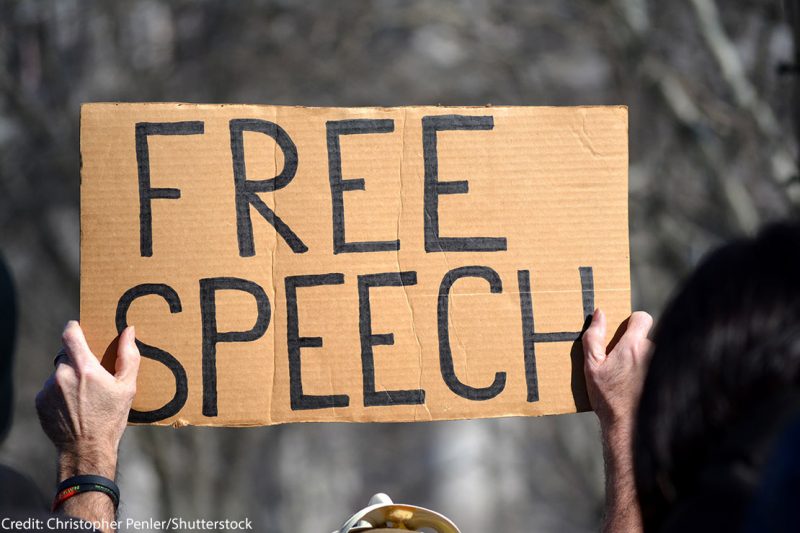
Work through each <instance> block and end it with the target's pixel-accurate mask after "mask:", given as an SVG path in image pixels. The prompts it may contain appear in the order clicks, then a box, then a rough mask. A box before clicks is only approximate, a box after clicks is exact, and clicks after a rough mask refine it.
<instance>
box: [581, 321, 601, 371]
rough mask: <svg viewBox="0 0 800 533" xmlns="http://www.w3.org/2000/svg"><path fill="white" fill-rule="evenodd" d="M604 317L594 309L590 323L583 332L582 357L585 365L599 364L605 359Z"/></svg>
mask: <svg viewBox="0 0 800 533" xmlns="http://www.w3.org/2000/svg"><path fill="white" fill-rule="evenodd" d="M605 342H606V315H605V314H604V313H603V312H602V311H601V310H600V309H596V310H595V312H594V314H593V315H592V323H591V325H590V326H589V327H588V328H587V329H586V331H584V332H583V337H582V343H583V356H584V358H585V360H586V362H587V363H593V364H599V363H602V362H603V361H605V359H606V348H605Z"/></svg>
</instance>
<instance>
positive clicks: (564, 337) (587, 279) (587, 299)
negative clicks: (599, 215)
mask: <svg viewBox="0 0 800 533" xmlns="http://www.w3.org/2000/svg"><path fill="white" fill-rule="evenodd" d="M578 272H579V274H580V277H581V292H582V294H583V296H582V303H583V316H584V323H585V324H586V325H588V319H589V318H591V316H592V312H593V311H594V275H593V273H592V267H580V268H579V269H578ZM517 282H518V283H519V305H520V312H521V314H522V346H523V353H524V356H525V380H526V382H527V384H528V401H529V402H537V401H539V377H538V374H537V370H536V343H537V342H574V341H576V340H578V339H579V338H580V336H581V335H582V334H583V331H564V332H555V333H536V329H535V326H534V323H533V301H532V298H531V278H530V272H529V271H527V270H518V271H517ZM586 325H584V330H585V328H586Z"/></svg>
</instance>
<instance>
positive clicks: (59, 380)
mask: <svg viewBox="0 0 800 533" xmlns="http://www.w3.org/2000/svg"><path fill="white" fill-rule="evenodd" d="M74 378H75V376H74V372H73V370H72V369H71V368H70V367H69V366H68V365H58V368H56V371H55V373H54V374H53V381H54V382H55V384H56V386H57V387H58V388H59V389H61V390H64V389H65V388H69V387H71V386H72V384H73V383H74V381H75V379H74Z"/></svg>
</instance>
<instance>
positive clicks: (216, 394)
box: [81, 104, 630, 426]
mask: <svg viewBox="0 0 800 533" xmlns="http://www.w3.org/2000/svg"><path fill="white" fill-rule="evenodd" d="M81 156H82V170H81V176H82V181H81V323H82V325H83V327H84V329H85V331H86V334H87V337H88V339H89V343H90V346H91V347H92V348H93V350H95V353H97V354H98V355H99V354H103V353H104V352H105V351H106V347H107V346H109V343H111V342H112V341H113V339H114V338H115V336H116V335H117V333H118V332H119V331H121V330H122V329H123V328H124V327H126V325H128V324H133V325H135V326H136V333H137V338H138V340H139V343H140V344H139V348H140V350H141V353H142V355H143V356H144V359H143V361H142V367H141V372H140V377H139V389H138V394H137V396H136V399H135V401H134V410H133V412H132V413H131V417H130V421H131V422H133V423H155V424H174V425H176V426H178V425H184V424H198V425H262V424H278V423H285V422H306V421H359V422H366V421H416V420H443V419H457V418H477V417H496V416H509V415H542V414H553V413H568V412H575V411H577V410H586V409H588V407H589V406H588V402H587V399H586V396H585V383H584V380H583V371H582V364H583V363H582V355H581V349H580V341H579V340H578V338H579V335H580V332H581V331H582V329H583V328H584V324H585V320H586V317H587V316H588V315H590V314H591V312H592V310H593V308H594V307H595V306H598V307H602V308H603V309H604V310H605V311H606V313H607V316H608V318H609V322H610V324H619V323H621V322H622V321H623V320H624V319H625V318H626V317H627V316H628V314H629V312H630V271H629V258H628V211H627V163H628V151H627V109H626V108H624V107H578V108H553V107H469V108H443V107H406V108H355V109H339V108H301V107H273V106H248V105H190V104H87V105H84V106H83V109H82V113H81ZM611 329H612V332H613V329H614V328H613V327H612V328H611ZM112 355H113V354H112V351H111V350H109V351H108V357H111V356H112ZM106 363H108V361H106Z"/></svg>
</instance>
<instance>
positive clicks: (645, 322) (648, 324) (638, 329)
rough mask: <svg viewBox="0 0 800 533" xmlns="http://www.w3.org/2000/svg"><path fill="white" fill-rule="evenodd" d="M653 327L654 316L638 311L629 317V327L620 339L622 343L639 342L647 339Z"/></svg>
mask: <svg viewBox="0 0 800 533" xmlns="http://www.w3.org/2000/svg"><path fill="white" fill-rule="evenodd" d="M652 327H653V317H651V316H650V315H649V314H648V313H645V312H644V311H636V312H635V313H633V314H631V316H630V318H629V319H628V328H627V329H626V330H625V333H624V334H623V335H622V338H621V339H620V341H619V342H620V344H628V343H629V344H638V343H639V342H641V341H642V340H644V339H647V334H648V333H650V328H652Z"/></svg>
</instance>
